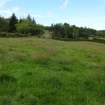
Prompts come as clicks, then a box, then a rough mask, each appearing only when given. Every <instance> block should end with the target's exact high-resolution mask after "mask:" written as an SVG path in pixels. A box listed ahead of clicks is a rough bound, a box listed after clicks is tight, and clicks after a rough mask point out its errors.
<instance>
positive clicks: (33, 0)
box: [0, 0, 105, 30]
mask: <svg viewBox="0 0 105 105" xmlns="http://www.w3.org/2000/svg"><path fill="white" fill-rule="evenodd" d="M12 13H15V14H16V15H17V17H18V18H23V17H26V16H27V15H28V14H30V15H31V16H32V17H34V18H35V20H36V22H37V23H40V24H43V25H50V24H55V23H65V22H67V23H69V24H71V25H73V24H75V25H77V26H80V27H81V26H82V27H90V28H94V29H97V30H103V29H104V30H105V0H0V15H1V16H4V17H9V16H11V14H12Z"/></svg>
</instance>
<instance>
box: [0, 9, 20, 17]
mask: <svg viewBox="0 0 105 105" xmlns="http://www.w3.org/2000/svg"><path fill="white" fill-rule="evenodd" d="M19 11H20V8H19V7H12V8H10V9H7V8H5V9H0V14H2V15H3V16H5V17H9V16H11V14H12V13H19Z"/></svg>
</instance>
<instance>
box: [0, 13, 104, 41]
mask: <svg viewBox="0 0 105 105" xmlns="http://www.w3.org/2000/svg"><path fill="white" fill-rule="evenodd" d="M45 30H48V31H49V32H50V33H51V35H52V38H54V39H61V38H65V39H74V40H77V39H80V38H84V39H87V38H89V37H105V30H102V31H98V30H95V29H91V28H87V27H77V26H75V25H70V24H68V23H64V24H62V23H57V24H52V25H51V26H43V25H40V24H37V23H36V21H35V19H34V18H32V17H31V16H30V15H28V16H27V17H26V18H20V19H18V18H17V17H16V15H15V14H14V13H13V14H12V16H11V17H10V18H4V17H1V16H0V36H40V35H43V33H44V32H45Z"/></svg>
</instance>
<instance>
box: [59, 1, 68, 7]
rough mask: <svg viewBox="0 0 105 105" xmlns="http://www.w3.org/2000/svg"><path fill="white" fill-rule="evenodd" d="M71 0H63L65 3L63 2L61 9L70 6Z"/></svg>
mask: <svg viewBox="0 0 105 105" xmlns="http://www.w3.org/2000/svg"><path fill="white" fill-rule="evenodd" d="M68 4H69V0H63V3H62V4H61V6H60V8H61V9H66V8H67V7H68Z"/></svg>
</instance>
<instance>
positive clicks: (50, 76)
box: [0, 38, 105, 105]
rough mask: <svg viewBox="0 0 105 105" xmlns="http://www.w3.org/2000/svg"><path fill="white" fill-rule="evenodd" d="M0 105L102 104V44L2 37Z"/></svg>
mask: <svg viewBox="0 0 105 105" xmlns="http://www.w3.org/2000/svg"><path fill="white" fill-rule="evenodd" d="M0 105H105V45H104V44H100V43H95V42H85V41H82V42H81V41H78V42H73V41H71V42H64V41H55V40H51V39H38V38H1V39H0Z"/></svg>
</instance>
